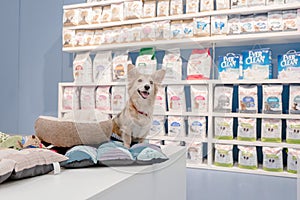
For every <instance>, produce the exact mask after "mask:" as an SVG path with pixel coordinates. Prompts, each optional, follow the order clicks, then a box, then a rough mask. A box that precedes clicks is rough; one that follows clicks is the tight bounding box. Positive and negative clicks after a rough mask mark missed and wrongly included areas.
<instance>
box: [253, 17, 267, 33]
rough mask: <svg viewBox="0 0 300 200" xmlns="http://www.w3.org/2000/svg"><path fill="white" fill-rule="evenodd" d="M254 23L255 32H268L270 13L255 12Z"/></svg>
mask: <svg viewBox="0 0 300 200" xmlns="http://www.w3.org/2000/svg"><path fill="white" fill-rule="evenodd" d="M253 25H254V31H255V32H267V31H268V30H269V27H268V15H267V14H255V15H254V17H253Z"/></svg>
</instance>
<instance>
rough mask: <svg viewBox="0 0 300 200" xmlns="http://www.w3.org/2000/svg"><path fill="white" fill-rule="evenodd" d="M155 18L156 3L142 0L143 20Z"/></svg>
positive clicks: (151, 0)
mask: <svg viewBox="0 0 300 200" xmlns="http://www.w3.org/2000/svg"><path fill="white" fill-rule="evenodd" d="M153 17H156V1H153V0H150V1H149V0H144V6H143V18H153Z"/></svg>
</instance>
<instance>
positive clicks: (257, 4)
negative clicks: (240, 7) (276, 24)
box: [247, 0, 266, 7]
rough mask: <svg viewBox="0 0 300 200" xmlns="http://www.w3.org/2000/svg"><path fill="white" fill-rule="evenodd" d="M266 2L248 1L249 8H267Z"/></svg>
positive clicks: (264, 0)
mask: <svg viewBox="0 0 300 200" xmlns="http://www.w3.org/2000/svg"><path fill="white" fill-rule="evenodd" d="M265 5H266V0H248V2H247V6H249V7H251V6H265Z"/></svg>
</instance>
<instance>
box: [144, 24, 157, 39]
mask: <svg viewBox="0 0 300 200" xmlns="http://www.w3.org/2000/svg"><path fill="white" fill-rule="evenodd" d="M140 32H141V40H142V41H154V40H155V39H156V22H150V23H144V24H142V26H141V30H140Z"/></svg>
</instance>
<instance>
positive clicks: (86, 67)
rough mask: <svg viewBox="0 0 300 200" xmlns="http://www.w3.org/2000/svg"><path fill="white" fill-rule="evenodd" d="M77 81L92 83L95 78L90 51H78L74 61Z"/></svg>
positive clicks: (75, 80) (75, 79) (74, 72)
mask: <svg viewBox="0 0 300 200" xmlns="http://www.w3.org/2000/svg"><path fill="white" fill-rule="evenodd" d="M73 77H74V82H75V83H91V82H92V80H93V69H92V60H91V57H90V53H89V52H85V53H78V54H76V56H75V59H74V61H73Z"/></svg>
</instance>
